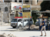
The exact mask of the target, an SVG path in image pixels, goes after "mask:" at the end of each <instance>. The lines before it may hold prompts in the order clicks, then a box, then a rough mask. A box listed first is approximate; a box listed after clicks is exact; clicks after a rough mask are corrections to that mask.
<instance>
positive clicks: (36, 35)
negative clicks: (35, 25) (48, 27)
mask: <svg viewBox="0 0 50 37" xmlns="http://www.w3.org/2000/svg"><path fill="white" fill-rule="evenodd" d="M3 33H6V34H10V33H11V34H13V35H15V36H17V37H41V36H40V31H21V30H19V29H17V28H16V29H13V28H12V27H11V26H0V34H3ZM42 37H45V36H42ZM46 37H50V31H47V36H46Z"/></svg>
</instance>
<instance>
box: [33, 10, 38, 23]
mask: <svg viewBox="0 0 50 37" xmlns="http://www.w3.org/2000/svg"><path fill="white" fill-rule="evenodd" d="M35 12H36V11H32V18H33V20H34V24H35V22H36V19H37V18H38V15H37V13H35Z"/></svg>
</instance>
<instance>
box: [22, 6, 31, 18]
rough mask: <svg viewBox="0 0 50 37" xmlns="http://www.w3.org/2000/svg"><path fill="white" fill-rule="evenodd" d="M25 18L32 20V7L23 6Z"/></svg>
mask: <svg viewBox="0 0 50 37" xmlns="http://www.w3.org/2000/svg"><path fill="white" fill-rule="evenodd" d="M23 18H31V7H30V5H23Z"/></svg>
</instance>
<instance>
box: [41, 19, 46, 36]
mask: <svg viewBox="0 0 50 37" xmlns="http://www.w3.org/2000/svg"><path fill="white" fill-rule="evenodd" d="M40 26H42V28H41V36H43V33H42V30H43V29H44V32H45V36H46V26H45V21H44V19H42V24H41V25H40Z"/></svg>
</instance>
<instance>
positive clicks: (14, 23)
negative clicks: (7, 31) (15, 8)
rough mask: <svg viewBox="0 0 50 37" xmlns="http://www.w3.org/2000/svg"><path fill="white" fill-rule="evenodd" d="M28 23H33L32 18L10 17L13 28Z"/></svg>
mask: <svg viewBox="0 0 50 37" xmlns="http://www.w3.org/2000/svg"><path fill="white" fill-rule="evenodd" d="M29 21H30V22H29ZM29 23H31V24H33V20H31V19H30V20H29V19H22V18H18V19H12V21H11V26H12V27H13V28H16V27H25V26H27V25H29Z"/></svg>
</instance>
